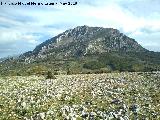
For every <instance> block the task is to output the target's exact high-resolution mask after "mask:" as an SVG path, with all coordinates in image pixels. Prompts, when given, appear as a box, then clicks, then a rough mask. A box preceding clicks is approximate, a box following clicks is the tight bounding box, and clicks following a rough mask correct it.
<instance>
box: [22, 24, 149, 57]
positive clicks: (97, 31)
mask: <svg viewBox="0 0 160 120" xmlns="http://www.w3.org/2000/svg"><path fill="white" fill-rule="evenodd" d="M112 51H121V52H122V51H124V52H128V51H137V52H139V51H146V49H144V48H143V47H142V46H141V45H139V44H138V43H137V42H136V41H135V40H134V39H132V38H129V37H127V36H126V35H124V34H123V33H120V31H119V30H117V29H113V28H102V27H89V26H87V25H84V26H78V27H76V28H73V29H69V30H66V31H65V32H63V33H61V34H59V35H57V36H55V37H53V38H51V39H49V40H47V41H45V42H43V43H42V44H40V45H38V46H37V47H36V48H35V49H34V50H33V51H32V52H29V54H28V53H25V54H24V55H22V56H23V57H25V58H26V57H27V58H29V59H30V58H46V57H47V56H50V55H51V56H55V57H57V58H63V57H69V56H84V55H86V54H94V53H96V54H99V53H107V52H112Z"/></svg>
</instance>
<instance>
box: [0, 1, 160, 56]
mask: <svg viewBox="0 0 160 120" xmlns="http://www.w3.org/2000/svg"><path fill="white" fill-rule="evenodd" d="M1 1H3V2H9V0H1ZM1 1H0V2H1ZM10 1H12V0H10ZM17 1H19V2H20V1H21V2H28V1H29V0H14V2H17ZM32 1H33V0H32ZM34 1H35V2H40V1H42V2H44V1H46V2H65V1H67V0H34ZM68 1H69V2H75V1H77V2H78V4H77V5H76V6H62V5H60V4H59V5H55V6H8V5H2V6H0V57H6V56H8V55H16V54H21V53H23V52H26V51H29V50H33V49H34V48H35V46H36V45H38V44H40V43H41V42H43V41H45V40H47V39H49V38H51V37H53V36H55V35H57V34H59V33H61V32H63V31H65V30H67V29H70V28H74V27H76V26H81V25H88V26H100V27H105V28H108V27H109V28H116V29H119V30H120V31H121V32H123V33H125V34H126V35H128V36H129V37H132V38H134V39H135V40H136V41H137V42H138V43H139V44H141V45H142V46H143V47H145V48H147V49H149V50H152V51H159V52H160V9H159V8H160V1H159V0H92V1H91V0H68Z"/></svg>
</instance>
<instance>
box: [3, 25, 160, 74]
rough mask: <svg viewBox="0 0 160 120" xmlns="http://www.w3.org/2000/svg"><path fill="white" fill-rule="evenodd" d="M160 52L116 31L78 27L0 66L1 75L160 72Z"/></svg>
mask: <svg viewBox="0 0 160 120" xmlns="http://www.w3.org/2000/svg"><path fill="white" fill-rule="evenodd" d="M159 59H160V53H158V52H151V51H148V50H146V49H145V48H143V47H142V46H141V45H140V44H138V43H137V42H136V41H135V40H134V39H132V38H129V37H127V36H126V35H124V34H123V33H121V32H120V31H119V30H116V29H113V28H102V27H89V26H86V25H85V26H78V27H76V28H74V29H70V30H66V31H65V32H63V33H61V34H59V35H57V36H55V37H53V38H51V39H49V40H47V41H45V42H43V43H41V44H40V45H38V46H37V47H36V48H35V49H34V50H33V51H29V52H26V53H24V54H22V55H20V56H19V57H18V58H10V59H7V60H5V61H3V62H1V63H0V64H1V65H0V71H1V72H0V73H1V74H2V75H6V74H13V75H14V74H17V73H18V74H20V75H30V74H45V73H46V72H47V71H53V72H54V73H55V74H59V72H60V73H66V74H77V73H102V72H112V71H158V70H160V61H159Z"/></svg>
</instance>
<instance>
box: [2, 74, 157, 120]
mask: <svg viewBox="0 0 160 120" xmlns="http://www.w3.org/2000/svg"><path fill="white" fill-rule="evenodd" d="M0 120H160V73H159V72H155V73H127V72H126V73H108V74H83V75H57V76H56V79H45V77H43V76H40V77H38V76H28V77H20V76H13V77H1V78H0Z"/></svg>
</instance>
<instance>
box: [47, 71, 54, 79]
mask: <svg viewBox="0 0 160 120" xmlns="http://www.w3.org/2000/svg"><path fill="white" fill-rule="evenodd" d="M55 78H56V77H55V76H54V75H53V74H52V72H51V71H48V72H47V77H46V79H55Z"/></svg>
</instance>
